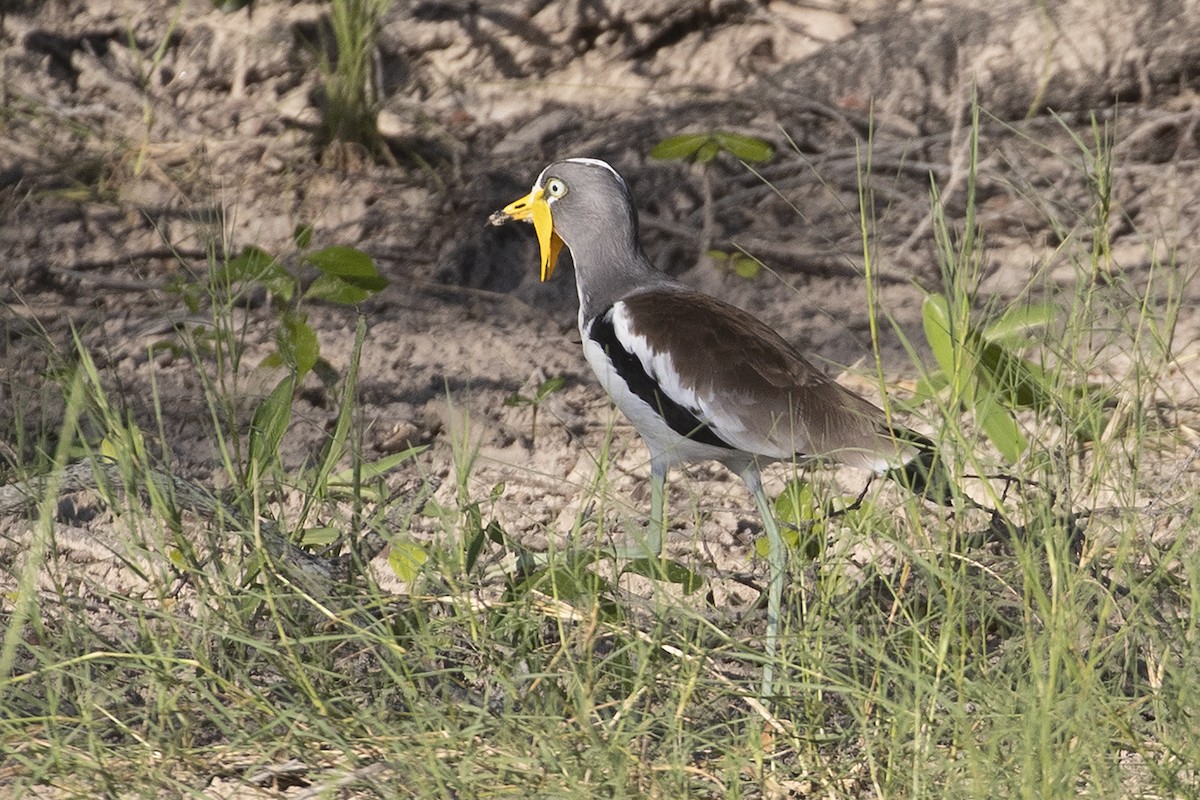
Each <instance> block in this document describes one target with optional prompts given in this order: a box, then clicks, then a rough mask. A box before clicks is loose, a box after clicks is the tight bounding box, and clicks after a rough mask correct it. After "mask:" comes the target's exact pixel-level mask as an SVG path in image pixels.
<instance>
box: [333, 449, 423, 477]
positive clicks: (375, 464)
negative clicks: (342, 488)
mask: <svg viewBox="0 0 1200 800" xmlns="http://www.w3.org/2000/svg"><path fill="white" fill-rule="evenodd" d="M428 449H429V445H420V446H418V447H410V448H408V449H407V450H401V451H400V452H399V453H392V454H391V455H386V456H384V457H383V458H380V459H378V460H376V461H364V462H363V463H362V464H359V465H358V477H359V480H361V481H364V482H365V481H371V480H375V479H376V478H378V477H380V476H381V475H384V474H385V473H387V472H390V471H391V470H393V469H395V468H396V467H398V466H400V465H401V464H403V463H404V462H405V461H408V460H409V459H411V458H413V457H414V456H416V455H418V454H420V453H423V452H425V451H426V450H428ZM353 481H354V468H353V467H348V468H347V469H344V470H342V471H341V472H337V473H335V474H333V475H331V476H330V478H329V482H330V483H331V484H333V483H336V484H341V485H348V484H350V483H352V482H353Z"/></svg>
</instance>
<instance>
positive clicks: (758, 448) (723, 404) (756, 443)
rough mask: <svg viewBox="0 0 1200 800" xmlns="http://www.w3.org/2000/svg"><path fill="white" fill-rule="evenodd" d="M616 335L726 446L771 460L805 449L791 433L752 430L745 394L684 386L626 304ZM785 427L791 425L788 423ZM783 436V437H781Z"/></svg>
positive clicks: (615, 312)
mask: <svg viewBox="0 0 1200 800" xmlns="http://www.w3.org/2000/svg"><path fill="white" fill-rule="evenodd" d="M611 313H612V322H613V331H614V332H615V333H616V335H617V339H618V340H620V341H621V342H622V343H623V344H624V345H625V348H626V349H627V350H628V351H629V352H631V353H633V354H634V355H635V356H637V358H638V360H639V361H641V362H642V367H643V368H644V369H645V370H646V374H647V375H649V376H650V377H651V378H652V379H653V380H654V382H655V383H657V384H658V387H659V391H660V392H662V394H663V395H665V396H666V397H668V398H670V399H671V400H673V401H674V402H676V403H678V404H679V405H681V406H683V407H684V408H686V409H687V410H688V411H689V412H691V413H692V415H693V416H695V417H696V419H698V420H700V421H701V422H703V423H704V424H706V425H707V426H708V427H709V428H710V429H711V430H712V432H713V433H715V434H716V435H717V436H718V437H720V439H721V440H722V441H724V442H728V443H729V444H730V445H732V446H734V447H736V448H738V449H739V450H744V451H746V452H748V453H754V454H756V455H761V456H766V457H768V458H783V459H786V458H791V457H792V456H793V455H795V454H796V453H797V452H803V448H798V447H795V446H794V443H795V439H794V437H792V436H789V435H787V434H788V433H789V432H788V431H776V432H775V433H776V435H770V436H764V435H763V433H762V432H759V431H756V430H752V428H751V427H750V425H748V420H747V419H745V418H743V417H742V415H741V414H739V413H738V411H739V409H744V408H745V405H746V404H747V403H749V402H752V398H750V397H749V396H748V395H746V394H743V393H737V394H734V395H730V394H725V395H722V396H717V395H716V394H715V393H714V392H713V391H712V389H711V387H709V388H707V389H706V388H704V387H702V386H696V385H695V384H696V381H688V382H686V383H685V382H684V380H683V378H682V377H681V376H680V374H679V370H678V368H677V367H676V365H675V361H674V359H673V358H672V357H671V354H670V353H668V352H665V351H660V350H656V349H655V348H654V347H653V346H652V345H651V344H650V342H649V341H648V340H647V339H646V338H645V337H644V336H641V335H639V334H636V333H634V332H633V328H632V325H631V320H630V316H629V309H628V308H627V307H626V305H625V304H624V303H622V302H618V303H616V304H615V305H613V309H612V312H611ZM784 424H787V422H786V420H785V421H784ZM778 434H783V435H778Z"/></svg>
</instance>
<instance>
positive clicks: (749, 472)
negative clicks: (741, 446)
mask: <svg viewBox="0 0 1200 800" xmlns="http://www.w3.org/2000/svg"><path fill="white" fill-rule="evenodd" d="M742 480H744V481H745V482H746V486H747V488H749V489H750V493H751V494H753V495H754V502H755V504H756V505H757V506H758V513H759V514H760V515H761V516H762V523H763V530H764V531H766V534H767V546H768V550H767V563H768V564H769V565H770V573H771V575H770V582H769V583H768V584H767V646H766V663H764V665H763V677H762V690H761V691H760V692H759V697H760V698H761V699H763V700H768V699H770V697H771V696H772V692H773V690H774V685H773V684H774V680H775V655H776V653H777V652H778V650H779V612H780V608H781V606H782V605H783V575H784V570H785V568H786V566H787V561H786V556H787V554H786V552H785V551H784V546H783V537H782V536H780V535H779V525H778V524H776V522H775V512H774V509H772V508H771V501H770V500H768V499H767V493H766V492H765V491H763V486H762V479H761V478H760V477H759V474H758V469H757V468H755V467H749V468H748V469H746V470H745V471H744V472H742Z"/></svg>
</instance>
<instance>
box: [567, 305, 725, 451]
mask: <svg viewBox="0 0 1200 800" xmlns="http://www.w3.org/2000/svg"><path fill="white" fill-rule="evenodd" d="M588 336H589V337H590V338H591V339H592V341H594V342H595V343H596V344H598V345H600V349H601V350H603V351H604V352H605V353H607V354H608V360H609V361H611V362H612V365H613V369H614V370H616V373H617V375H618V376H620V378H621V380H623V381H625V385H627V386H628V387H629V391H631V392H633V393H634V394H635V395H637V396H638V397H640V398H641V399H642V400H645V401H646V402H647V403H648V404H649V405H650V407H651V408H654V409H656V410H657V411H658V414H659V416H661V417H662V418H663V420H665V421H666V423H667V425H669V426H670V428H671V430H673V431H675V432H676V433H678V434H679V435H680V436H683V437H685V438H687V439H691V440H692V441H695V442H703V443H704V444H710V445H713V446H714V447H725V448H728V449H730V450H736V449H737V448H736V447H734V446H733V445H731V444H729V443H728V442H726V441H725V440H724V439H722V438H721V437H720V436H718V435H717V434H716V432H715V431H714V430H713V429H712V428H710V427H709V426H708V424H707V423H705V422H703V421H702V420H700V418H698V417H697V416H696V415H695V414H693V413H692V412H691V411H689V410H688V409H687V408H685V407H684V406H682V405H680V404H679V403H676V402H675V401H674V400H672V399H671V398H670V397H668V396H667V395H665V394H663V393H662V392H661V391H660V390H659V386H658V383H657V382H656V381H655V380H654V379H653V378H651V377H650V375H649V374H648V373H647V372H646V368H645V366H643V365H642V361H641V359H639V358H638V357H637V356H636V355H635V354H634V353H632V352H630V351H629V350H627V349H626V348H625V345H624V344H622V343H621V340H620V339H618V338H617V331H616V328H615V327H614V326H613V321H612V307H611V306H610V307H609V308H608V309H606V310H605V311H604V313H602V314H599V315H597V316H596V318H595V319H593V320H592V324H591V327H590V328H589V329H588Z"/></svg>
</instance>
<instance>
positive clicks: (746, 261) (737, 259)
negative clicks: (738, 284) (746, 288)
mask: <svg viewBox="0 0 1200 800" xmlns="http://www.w3.org/2000/svg"><path fill="white" fill-rule="evenodd" d="M732 263H733V271H734V272H735V273H737V275H738V277H739V278H745V279H746V280H754V279H755V278H757V277H758V276H759V274H760V273H761V272H762V262H761V261H759V260H758V259H757V258H753V257H751V256H747V255H743V254H741V253H739V254H737V255H736V256H734V257H733V259H732Z"/></svg>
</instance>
